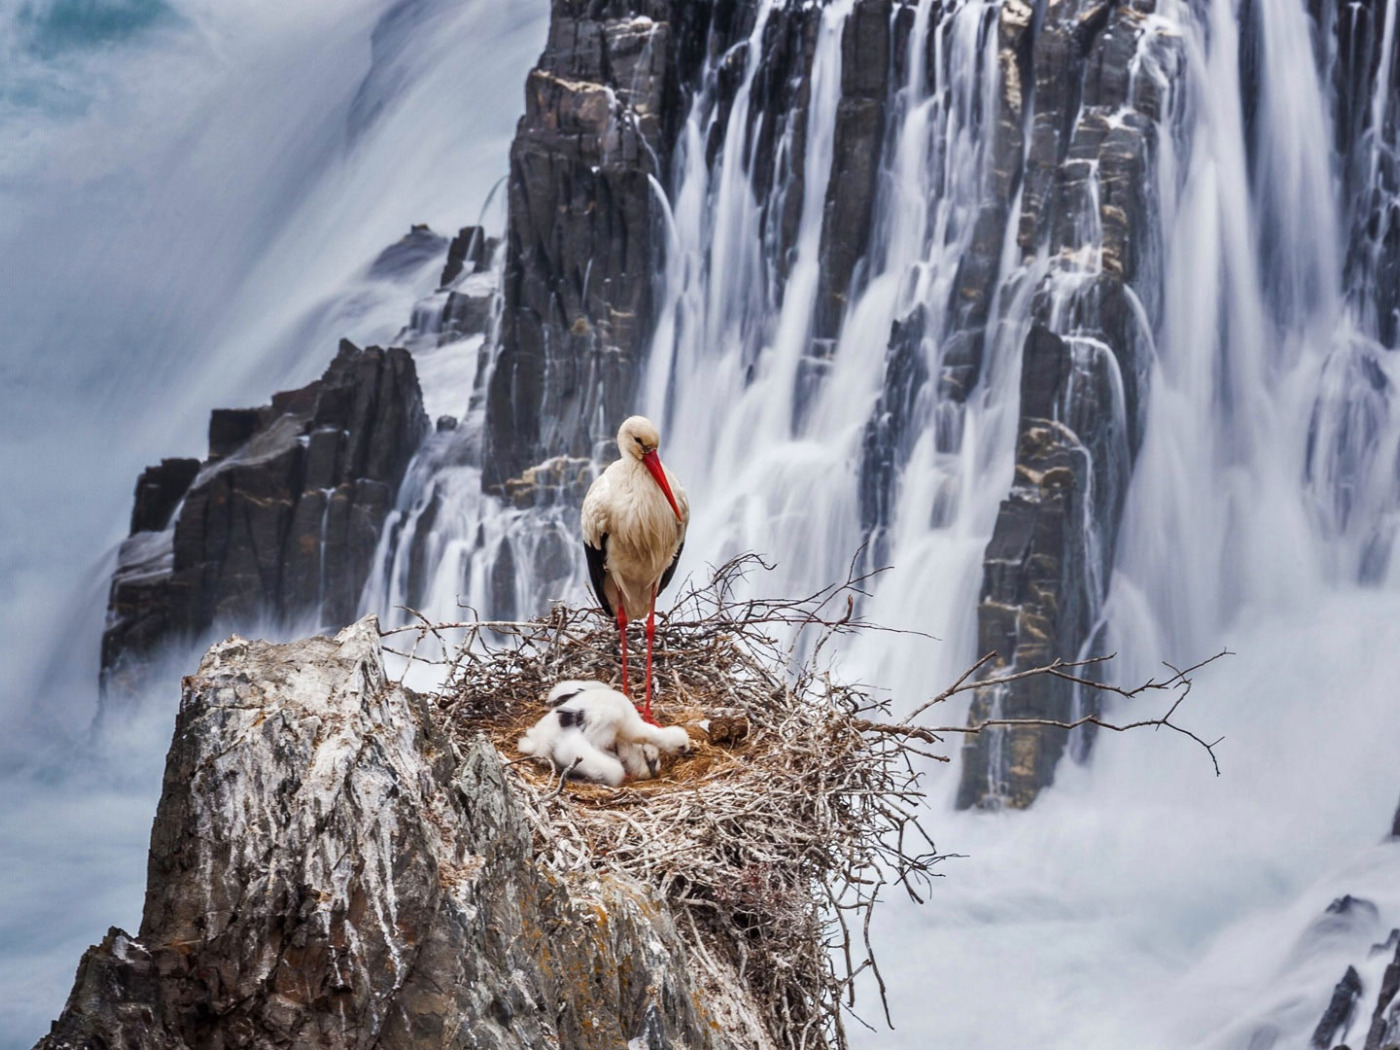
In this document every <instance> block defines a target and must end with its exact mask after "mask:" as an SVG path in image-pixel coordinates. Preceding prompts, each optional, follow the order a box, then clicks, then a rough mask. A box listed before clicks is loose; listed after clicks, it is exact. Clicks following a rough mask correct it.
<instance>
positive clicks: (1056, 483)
mask: <svg viewBox="0 0 1400 1050" xmlns="http://www.w3.org/2000/svg"><path fill="white" fill-rule="evenodd" d="M1021 6H1022V5H1019V4H1012V5H1009V7H1010V8H1011V11H1010V12H1009V13H1010V14H1014V13H1015V12H1016V11H1018V10H1021ZM1155 6H1156V4H1155V0H1127V2H1123V3H1110V2H1108V0H1061V2H1059V3H1052V4H1050V5H1048V6H1047V8H1046V11H1045V15H1044V19H1043V22H1042V24H1041V25H1040V26H1039V28H1038V31H1037V32H1035V33H1034V35H1033V37H1030V38H1027V37H1024V36H1023V37H1022V38H1021V41H1020V42H1019V43H1018V44H1015V45H1013V54H1012V55H1010V56H1008V57H1007V60H1006V61H1005V62H1004V64H1003V82H1002V83H1003V105H1004V106H1005V107H1006V108H1007V109H1008V110H1009V111H1011V112H1016V111H1023V109H1024V108H1025V107H1029V110H1030V121H1029V139H1028V141H1027V146H1026V153H1025V162H1024V167H1023V169H1022V171H1021V175H1020V178H1021V183H1022V185H1021V202H1022V203H1021V210H1020V213H1019V215H1018V216H1017V217H1016V219H1015V221H1016V223H1017V225H1016V228H1015V238H1016V246H1017V249H1018V251H1019V253H1020V255H1021V258H1022V264H1023V266H1025V267H1027V269H1029V268H1030V267H1031V266H1032V265H1033V260H1034V259H1035V258H1036V257H1038V256H1040V255H1041V254H1042V253H1048V256H1049V258H1050V259H1051V264H1050V272H1049V275H1048V277H1047V278H1046V279H1045V280H1044V281H1043V282H1042V284H1041V285H1040V286H1039V287H1038V288H1037V291H1036V293H1035V296H1034V300H1033V303H1032V316H1033V324H1032V328H1031V331H1030V333H1029V334H1028V336H1027V337H1026V340H1025V343H1024V345H1023V347H1022V355H1021V361H1022V378H1021V412H1020V424H1019V428H1018V438H1017V450H1016V467H1015V477H1014V479H1013V483H1012V489H1011V492H1010V494H1009V495H1008V497H1007V498H1006V500H1005V501H1004V502H1003V503H1002V507H1001V512H1000V514H999V516H998V519H997V523H996V527H995V530H994V532H993V536H992V540H991V542H990V543H989V544H988V548H987V552H986V557H985V561H984V577H983V586H982V594H981V600H980V603H979V607H978V642H979V649H978V651H979V652H991V651H995V652H996V653H997V654H998V657H999V660H998V666H1000V667H1002V668H1004V669H1010V670H1024V669H1026V668H1028V667H1033V666H1038V665H1042V664H1046V663H1049V662H1050V661H1052V660H1054V659H1055V658H1057V657H1059V658H1064V659H1074V658H1076V657H1078V656H1080V655H1081V654H1082V653H1083V652H1084V651H1085V649H1086V646H1091V645H1092V643H1093V639H1091V637H1090V632H1091V631H1092V630H1093V627H1094V621H1095V619H1096V617H1097V612H1098V610H1099V608H1100V607H1101V605H1102V602H1103V600H1104V597H1105V594H1106V591H1107V585H1108V577H1109V570H1110V568H1111V566H1112V564H1113V556H1114V545H1115V540H1116V537H1117V533H1118V526H1119V522H1120V519H1121V516H1122V509H1123V501H1124V496H1125V493H1126V490H1127V484H1128V479H1129V475H1130V472H1131V469H1132V461H1133V457H1134V456H1135V454H1136V452H1137V449H1138V446H1139V445H1140V443H1141V440H1142V431H1143V421H1144V411H1145V384H1146V376H1147V370H1148V364H1149V360H1150V354H1151V345H1152V337H1151V329H1150V326H1151V325H1152V324H1153V323H1155V320H1156V317H1157V311H1158V310H1159V308H1160V301H1161V290H1160V288H1159V287H1158V285H1157V282H1158V281H1159V280H1160V276H1159V273H1160V267H1157V266H1151V265H1145V262H1146V261H1150V260H1151V259H1152V250H1153V246H1154V245H1155V244H1157V243H1159V238H1160V229H1159V227H1160V216H1159V212H1158V202H1157V200H1156V193H1155V186H1156V174H1155V171H1154V169H1153V166H1152V150H1153V140H1154V135H1155V133H1156V129H1155V124H1156V123H1157V122H1161V121H1165V120H1166V119H1168V117H1169V115H1168V114H1164V113H1163V105H1164V100H1163V98H1162V85H1161V83H1160V82H1159V81H1158V80H1157V79H1154V77H1153V76H1150V75H1139V74H1135V73H1134V72H1133V70H1134V69H1135V68H1136V64H1137V63H1140V62H1142V61H1143V59H1144V56H1145V57H1146V59H1148V60H1150V62H1149V66H1150V68H1153V69H1159V70H1161V69H1171V68H1173V67H1174V64H1175V63H1178V62H1179V61H1180V56H1179V53H1178V51H1177V50H1176V49H1178V48H1179V46H1180V44H1179V41H1177V40H1175V39H1171V38H1164V37H1162V36H1160V35H1156V34H1153V33H1152V32H1150V31H1149V26H1148V19H1149V18H1150V16H1151V15H1152V13H1153V11H1154V10H1155ZM1025 13H1026V12H1024V11H1022V14H1025ZM1007 14H1008V12H1004V13H1003V22H1004V23H1005V22H1006V20H1007ZM1016 48H1020V50H1015V49H1016ZM1017 56H1024V57H1022V58H1018V57H1017ZM1012 69H1014V70H1015V71H1016V73H1017V79H1016V81H1015V82H1014V83H1013V82H1012V81H1010V80H1008V79H1007V73H1008V72H1009V71H1010V70H1012ZM1085 699H1086V702H1087V703H1089V704H1092V702H1093V697H1092V696H1088V697H1086V698H1085ZM1075 703H1076V699H1075V693H1074V691H1073V687H1072V685H1071V683H1068V682H1064V681H1062V680H1057V679H1045V678H1030V679H1025V680H1022V681H1020V682H1016V683H1013V684H1011V685H1009V686H1006V687H1002V688H998V689H996V690H988V691H985V692H983V693H982V694H980V695H979V696H978V697H977V698H976V700H975V701H974V703H973V705H972V707H971V709H970V716H969V717H970V719H972V720H973V721H979V720H981V719H983V718H985V717H987V716H989V715H991V714H992V713H993V712H996V713H998V715H999V716H1000V717H1025V718H1042V719H1051V720H1057V721H1066V720H1068V719H1070V718H1072V717H1074V716H1076V715H1078V714H1083V713H1091V711H1089V710H1084V711H1079V710H1076V708H1075ZM1068 739H1069V734H1068V733H1067V732H1066V731H1065V730H1063V729H1057V728H1054V727H1034V728H1021V729H1009V730H1007V729H1001V730H995V731H993V732H991V733H989V734H985V735H982V736H977V737H970V738H969V742H968V744H967V745H966V748H965V750H964V762H963V774H962V782H961V785H960V789H959V794H958V804H959V806H961V807H968V806H984V807H998V806H1003V805H1012V806H1028V805H1030V804H1031V803H1032V802H1033V801H1034V800H1035V798H1036V795H1037V794H1038V793H1039V791H1040V790H1041V789H1043V788H1044V787H1046V786H1048V785H1049V784H1050V783H1051V782H1052V781H1053V779H1054V773H1055V767H1056V765H1057V764H1058V761H1059V759H1060V757H1061V756H1062V754H1063V753H1064V750H1065V746H1066V744H1067V742H1068Z"/></svg>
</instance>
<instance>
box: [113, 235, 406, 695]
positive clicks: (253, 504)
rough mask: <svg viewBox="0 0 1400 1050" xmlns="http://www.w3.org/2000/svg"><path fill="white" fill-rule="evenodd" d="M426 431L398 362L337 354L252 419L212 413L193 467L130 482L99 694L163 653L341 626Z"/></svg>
mask: <svg viewBox="0 0 1400 1050" xmlns="http://www.w3.org/2000/svg"><path fill="white" fill-rule="evenodd" d="M410 247H412V246H410ZM427 428H428V423H427V418H426V416H425V415H424V413H423V404H422V396H421V393H420V391H419V389H418V379H417V375H416V372H415V370H414V365H413V359H412V357H411V356H409V354H408V352H407V351H404V350H400V349H391V350H383V349H380V348H379V347H370V348H368V349H365V350H361V349H359V348H357V347H355V346H354V345H352V344H351V343H349V342H342V343H341V345H340V352H339V353H338V354H337V355H336V358H335V360H334V361H333V362H332V363H331V365H330V367H329V368H327V370H326V372H325V374H324V375H323V376H322V377H321V378H320V379H319V380H317V381H316V382H314V383H311V384H310V385H308V386H306V387H303V388H302V389H300V390H294V391H289V392H286V393H280V394H276V395H274V396H273V399H272V403H271V404H270V405H267V406H264V407H263V408H259V409H221V410H217V411H215V412H214V413H213V415H212V417H211V418H210V421H209V456H208V458H207V459H206V460H205V461H204V462H203V463H202V464H201V463H197V462H196V461H194V460H166V461H164V462H162V463H161V465H160V466H158V467H152V468H150V469H149V470H147V471H146V472H145V473H144V474H142V475H141V479H140V481H139V482H138V483H137V488H136V504H135V509H134V510H133V513H132V534H131V537H130V539H128V540H127V541H126V542H125V543H124V544H123V546H122V550H121V555H120V560H119V565H118V569H117V572H116V574H115V576H114V577H113V580H112V589H111V597H110V600H109V604H108V624H107V630H106V633H105V634H104V635H103V639H102V674H103V683H104V687H106V688H109V689H110V688H112V687H114V686H115V687H118V688H120V687H122V686H123V685H124V684H125V685H130V684H131V681H132V679H133V677H139V675H140V673H141V666H142V659H143V657H146V656H148V655H149V654H150V653H152V652H153V651H154V650H155V649H156V648H158V647H159V646H160V645H161V644H162V643H165V642H167V641H171V640H176V639H179V640H184V641H191V640H197V639H199V638H201V637H203V636H207V635H208V634H209V633H210V632H212V631H214V630H216V629H222V628H230V627H242V628H246V627H249V626H252V625H255V624H259V623H272V624H281V625H290V624H292V623H294V622H296V621H298V620H299V619H303V618H309V617H318V618H319V621H320V622H322V623H327V624H331V625H335V626H339V625H342V624H346V623H349V622H350V621H351V620H352V619H354V618H355V616H356V614H357V612H358V605H359V597H360V591H361V589H362V588H363V586H364V583H365V579H366V577H367V576H368V574H369V571H370V566H371V562H372V560H373V556H374V551H375V546H376V544H377V543H378V540H379V533H380V529H381V527H382V525H383V522H384V519H385V516H386V515H387V514H388V512H389V510H390V509H391V508H392V507H393V504H394V498H395V495H396V493H397V491H398V487H399V484H400V482H401V481H402V479H403V476H404V471H405V469H406V468H407V466H408V462H409V459H410V458H411V457H412V455H413V453H414V451H415V450H416V449H417V447H418V444H419V441H420V440H421V439H422V437H423V435H424V434H425V433H426V432H427Z"/></svg>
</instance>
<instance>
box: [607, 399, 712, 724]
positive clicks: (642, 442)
mask: <svg viewBox="0 0 1400 1050" xmlns="http://www.w3.org/2000/svg"><path fill="white" fill-rule="evenodd" d="M660 443H661V436H660V435H659V434H658V433H657V432H656V426H655V425H654V424H653V423H652V422H651V420H649V419H647V418H645V417H644V416H632V417H631V418H629V419H626V420H624V421H623V424H622V426H621V427H619V428H618V431H617V448H618V451H619V452H620V453H621V456H620V457H619V459H618V460H617V462H616V463H613V464H611V465H610V466H609V467H608V469H607V470H605V471H603V473H602V474H601V475H599V476H598V479H597V480H596V481H594V482H593V484H592V485H591V486H589V489H588V495H587V496H585V497H584V500H583V548H584V551H585V553H586V554H587V555H588V575H589V577H590V578H591V579H592V580H593V592H594V593H595V594H596V595H597V596H598V601H599V602H600V603H602V606H603V610H604V611H605V612H606V613H607V614H608V615H609V616H615V617H616V618H617V629H618V633H619V634H620V635H621V638H622V691H623V692H624V693H627V695H629V696H630V695H631V693H630V692H628V689H627V621H628V620H629V619H632V620H636V619H639V618H640V617H641V615H642V613H643V611H645V612H646V617H647V678H646V706H645V708H644V709H643V712H642V717H643V718H645V719H646V720H647V721H649V722H650V721H652V716H651V649H652V639H653V638H654V637H655V635H656V595H657V593H658V592H659V591H661V590H663V589H665V587H666V585H667V584H668V583H670V582H671V577H672V576H673V575H675V572H676V562H677V561H678V560H679V559H680V556H681V548H683V547H684V546H685V529H686V526H687V525H688V524H689V523H690V503H689V501H687V500H686V498H685V489H683V488H681V486H680V484H679V482H677V481H676V480H675V478H673V477H671V475H670V473H669V472H668V471H667V470H666V468H665V467H663V466H662V465H661V460H660V459H659V458H657V455H656V446H657V445H659V444H660Z"/></svg>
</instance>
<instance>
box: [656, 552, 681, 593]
mask: <svg viewBox="0 0 1400 1050" xmlns="http://www.w3.org/2000/svg"><path fill="white" fill-rule="evenodd" d="M683 550H685V543H684V542H682V543H681V545H680V546H679V547H677V548H676V556H675V557H674V558H672V559H671V564H670V565H668V566H666V571H665V572H663V573H662V574H661V582H660V583H658V584H657V585H656V593H657V594H660V593H661V592H662V591H664V590H665V589H666V585H667V584H668V583H670V582H671V577H672V576H674V575H675V574H676V565H677V564H679V563H680V560H681V551H683Z"/></svg>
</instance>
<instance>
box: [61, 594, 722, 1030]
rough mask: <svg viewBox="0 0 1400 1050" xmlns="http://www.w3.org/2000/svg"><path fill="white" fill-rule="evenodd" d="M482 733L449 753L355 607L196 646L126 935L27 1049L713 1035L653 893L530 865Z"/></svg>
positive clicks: (526, 836) (526, 835)
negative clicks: (347, 617)
mask: <svg viewBox="0 0 1400 1050" xmlns="http://www.w3.org/2000/svg"><path fill="white" fill-rule="evenodd" d="M531 841H532V839H531V830H530V827H529V825H528V823H527V822H526V820H525V817H524V815H523V812H522V811H521V810H520V808H519V807H518V806H517V805H516V803H515V802H514V801H513V800H512V796H511V794H510V791H509V789H508V788H507V785H506V782H505V780H504V771H503V768H502V765H501V759H500V757H499V756H498V755H497V754H496V752H495V751H494V749H493V748H492V747H491V746H490V745H489V744H488V743H486V742H485V740H484V738H481V739H479V742H478V743H476V744H475V745H473V746H472V748H471V749H470V751H469V753H468V754H467V755H466V756H465V759H462V758H461V757H459V755H458V754H457V752H456V751H455V749H454V745H453V744H452V742H451V740H450V739H449V737H448V736H447V735H446V734H445V733H444V732H443V731H442V730H441V728H439V727H438V725H437V724H436V723H435V714H434V710H433V708H432V706H431V704H430V703H429V702H428V701H427V700H426V699H425V698H423V697H421V696H418V695H415V694H414V693H412V692H409V691H408V690H405V689H403V688H401V687H399V686H397V685H393V684H391V683H389V682H388V681H387V680H386V677H385V674H384V670H383V666H382V663H381V657H380V648H379V636H378V630H377V625H376V623H375V621H374V620H373V619H372V618H370V619H366V620H362V621H360V622H359V623H356V624H354V625H353V626H351V627H349V628H346V629H345V630H344V631H342V632H341V633H340V634H339V635H338V636H337V637H336V638H334V639H330V638H312V639H310V640H308V641H304V642H298V643H293V644H290V645H272V644H269V643H266V642H251V641H245V640H244V639H242V638H239V637H237V636H235V637H233V638H231V639H229V640H228V641H226V642H222V643H220V644H218V645H215V646H214V647H213V648H212V649H210V651H209V652H208V654H207V655H206V656H205V658H204V660H203V661H202V662H201V664H200V667H199V670H198V672H197V673H196V674H194V675H192V676H190V677H188V678H186V679H185V681H184V687H183V695H182V698H181V704H180V711H179V714H178V717H177V720H176V726H175V734H174V739H173V741H172V743H171V748H170V753H169V756H168V758H167V762H166V770H165V781H164V788H163V792H162V795H161V801H160V805H159V809H158V811H157V813H156V819H155V825H154V828H153V830H152V834H151V853H150V860H149V868H148V881H147V892H146V903H145V909H144V913H143V916H142V921H141V928H140V931H139V933H138V934H137V935H136V936H132V935H130V934H128V933H125V932H123V931H121V930H118V929H113V930H111V931H110V932H109V933H108V935H107V937H106V938H105V939H104V940H103V942H102V943H101V944H100V945H97V946H95V947H93V948H92V949H90V950H89V951H88V952H87V953H86V955H84V957H83V960H82V963H81V965H80V966H79V969H78V976H77V981H76V983H75V986H74V989H73V993H72V995H71V996H70V998H69V1000H68V1003H67V1005H66V1007H65V1008H64V1011H63V1013H62V1015H61V1016H60V1018H59V1019H58V1021H57V1022H55V1024H54V1025H53V1029H52V1031H51V1033H50V1034H49V1035H48V1036H47V1037H46V1038H44V1039H43V1040H41V1041H40V1043H39V1048H40V1050H68V1048H79V1047H83V1048H89V1047H108V1048H111V1050H137V1048H140V1050H146V1048H150V1050H155V1048H161V1050H184V1048H190V1050H194V1048H204V1047H235V1046H257V1047H268V1048H301V1047H307V1048H309V1047H315V1046H337V1047H365V1048H369V1047H379V1048H384V1050H390V1048H404V1050H408V1048H413V1050H424V1048H428V1047H465V1046H472V1047H481V1048H492V1050H497V1048H499V1050H508V1048H519V1050H525V1048H531V1050H534V1048H538V1047H551V1046H553V1047H558V1046H565V1047H570V1048H571V1050H590V1048H598V1050H603V1048H607V1050H616V1048H618V1047H622V1046H624V1045H625V1046H635V1047H647V1048H651V1050H662V1048H676V1050H680V1048H705V1047H723V1046H728V1045H730V1044H729V1043H728V1042H727V1041H726V1039H725V1038H724V1036H723V1034H722V1033H720V1032H719V1031H718V1030H717V1029H716V1028H715V1027H714V1026H713V1025H712V1024H711V1023H710V1022H709V1021H708V1020H707V1018H706V1016H705V1014H704V1013H703V1012H702V1010H701V1009H700V1007H699V1006H698V1005H697V1002H696V996H695V992H694V990H693V989H692V987H691V986H690V984H689V982H688V980H687V976H686V963H685V955H684V952H683V949H682V948H681V946H680V942H679V941H678V939H677V936H676V934H675V931H674V929H673V928H672V925H671V921H670V918H669V913H668V912H667V911H666V910H665V908H664V907H663V906H662V905H661V904H660V903H659V900H658V898H657V897H656V896H655V895H654V894H653V893H652V892H651V891H650V890H649V889H647V888H645V887H643V886H641V885H639V884H637V883H634V882H631V881H629V880H626V879H623V878H620V877H615V876H598V877H582V876H580V877H577V878H559V877H557V876H552V875H550V874H548V873H546V872H545V871H543V870H542V869H540V868H539V867H537V866H536V864H535V861H534V856H533V850H532V845H531Z"/></svg>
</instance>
